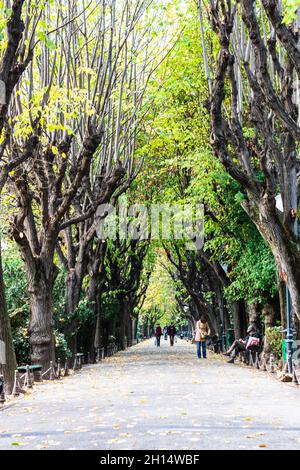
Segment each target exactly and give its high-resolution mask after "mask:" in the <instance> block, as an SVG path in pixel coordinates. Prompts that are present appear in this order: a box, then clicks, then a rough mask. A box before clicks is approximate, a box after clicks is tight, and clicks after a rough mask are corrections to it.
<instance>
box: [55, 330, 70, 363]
mask: <svg viewBox="0 0 300 470" xmlns="http://www.w3.org/2000/svg"><path fill="white" fill-rule="evenodd" d="M54 339H55V357H56V358H57V359H60V360H62V361H64V360H66V359H68V358H69V357H72V352H71V350H70V349H69V348H68V343H67V340H66V338H65V336H64V335H63V333H60V332H59V331H57V330H54Z"/></svg>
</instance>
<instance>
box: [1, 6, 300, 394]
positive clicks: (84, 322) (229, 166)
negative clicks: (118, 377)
mask: <svg viewBox="0 0 300 470" xmlns="http://www.w3.org/2000/svg"><path fill="white" fill-rule="evenodd" d="M285 8H286V4H285V2H284V3H283V6H279V5H278V2H275V1H270V0H262V1H254V0H241V1H239V2H232V1H229V0H217V1H216V0H207V1H206V0H202V1H197V2H193V1H191V2H181V1H180V0H178V1H173V2H169V1H166V2H158V1H151V0H134V1H129V0H121V1H120V2H119V1H116V0H111V1H109V2H106V1H104V0H103V1H101V2H88V1H85V0H84V1H82V2H76V1H75V0H68V2H66V4H63V5H62V4H61V2H57V1H56V0H52V1H51V2H43V1H41V2H26V1H22V0H14V1H12V2H10V1H6V2H3V3H2V4H1V13H2V17H3V20H1V23H0V28H2V29H1V31H0V35H1V36H0V37H1V38H2V39H1V40H0V61H1V62H0V92H1V96H0V98H1V100H0V134H1V141H0V191H1V218H0V224H1V227H0V229H1V232H2V242H3V248H4V250H3V261H1V257H0V339H2V340H4V341H5V344H6V356H7V360H6V362H7V364H6V366H5V367H4V373H5V376H6V383H7V384H8V387H9V386H10V385H11V383H12V377H13V371H14V369H15V367H16V358H15V353H16V355H17V361H18V362H28V361H29V360H30V361H31V362H33V363H39V364H42V366H43V368H44V369H47V368H48V366H49V362H50V360H54V359H55V357H56V358H57V357H61V358H68V357H71V356H72V355H74V354H75V353H76V352H77V351H83V352H90V353H91V357H94V352H95V350H96V349H97V348H98V347H104V348H107V346H108V344H109V342H110V341H117V342H118V343H119V345H120V347H121V348H125V347H127V344H130V343H131V341H132V340H135V339H136V337H137V332H138V328H139V323H141V322H144V324H145V328H144V329H143V331H141V334H148V333H149V331H150V330H151V328H153V327H154V325H155V323H156V322H157V321H161V322H163V323H167V322H169V321H170V320H171V319H174V320H176V321H177V322H179V323H181V322H182V321H183V322H184V321H185V319H187V320H188V321H189V322H190V327H191V328H192V326H193V323H194V321H195V320H197V319H198V318H199V317H200V316H201V315H202V314H206V315H207V317H208V319H209V322H210V325H211V329H212V332H213V336H214V337H215V338H216V339H217V338H220V335H221V334H222V332H224V331H225V330H227V329H228V328H230V327H233V328H234V331H235V335H236V336H239V337H240V336H242V335H243V334H244V333H245V329H246V326H247V324H248V323H249V322H250V323H255V324H257V326H259V327H264V326H265V327H266V328H270V327H273V326H275V325H276V324H281V325H282V326H283V325H284V322H285V319H284V316H285V313H284V307H285V295H284V279H285V274H286V275H287V280H288V286H289V290H290V294H291V298H292V303H293V310H294V314H295V317H296V319H298V320H299V318H300V307H299V305H300V300H299V292H300V290H299V289H300V285H299V284H300V274H299V266H300V263H299V238H298V235H299V233H298V200H299V158H298V140H299V135H300V130H299V103H300V101H299V79H300V77H299V70H300V65H299V63H300V62H299V50H298V41H299V38H298V30H299V28H298V22H299V15H298V17H297V15H295V8H291V9H290V10H286V9H285ZM283 15H285V18H284V17H283ZM2 36H3V37H2ZM3 90H4V94H3ZM279 195H281V200H282V206H283V207H282V209H283V211H282V212H280V211H279V210H278V208H276V200H277V201H278V199H280V198H278V196H279ZM123 198H125V199H126V200H127V201H128V203H130V204H136V203H144V204H145V206H146V207H148V208H149V206H150V204H151V203H154V204H162V203H164V204H166V203H169V204H178V206H182V207H184V206H185V205H187V204H190V205H196V204H199V203H201V204H203V207H204V232H205V238H204V246H203V248H201V250H199V249H193V250H191V249H190V246H189V247H188V246H187V245H186V243H185V242H186V241H187V240H177V239H171V240H170V239H168V240H153V239H143V240H142V239H140V240H137V239H134V237H132V236H128V237H122V236H120V234H117V236H115V237H113V238H110V239H103V237H101V236H100V230H99V226H101V224H103V223H105V221H107V220H111V219H110V217H111V215H110V214H108V210H107V207H108V206H106V204H107V203H110V204H111V206H110V208H114V210H115V216H112V217H113V220H114V223H115V224H116V226H120V224H121V222H120V220H121V212H120V211H121V209H120V207H121V206H122V201H123ZM276 198H277V199H276ZM277 207H278V204H277ZM103 208H104V209H103ZM136 215H140V214H139V209H138V208H137V209H136V214H134V213H132V214H131V218H130V217H129V219H128V220H127V221H126V224H125V230H126V231H127V232H128V233H131V234H132V230H134V228H133V227H135V229H136V231H137V232H139V228H141V227H139V224H137V225H134V224H132V219H135V218H137V219H138V217H135V216H136ZM123 229H124V227H123ZM140 233H142V232H141V231H140ZM150 234H151V231H150ZM140 238H142V237H140ZM16 248H17V250H16ZM0 254H1V251H0ZM2 265H3V268H4V269H3V270H2ZM2 271H3V272H2ZM3 273H4V280H5V285H4V282H3ZM10 323H11V326H12V332H11V326H10ZM280 340H281V338H280Z"/></svg>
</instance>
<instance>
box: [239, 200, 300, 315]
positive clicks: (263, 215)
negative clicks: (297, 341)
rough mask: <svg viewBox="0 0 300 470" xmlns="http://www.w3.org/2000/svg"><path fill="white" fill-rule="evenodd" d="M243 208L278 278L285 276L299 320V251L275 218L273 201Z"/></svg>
mask: <svg viewBox="0 0 300 470" xmlns="http://www.w3.org/2000/svg"><path fill="white" fill-rule="evenodd" d="M250 197H251V196H250V194H249V198H250ZM243 207H244V209H245V210H246V212H247V213H248V215H249V217H250V218H251V219H252V221H253V222H254V223H255V225H256V226H257V228H258V230H259V231H260V233H261V235H262V236H263V238H264V239H265V240H266V242H267V243H268V245H269V247H270V249H271V251H272V253H273V256H274V259H275V263H276V268H277V273H278V276H279V278H281V275H282V273H286V274H287V282H288V287H289V291H290V294H291V300H292V306H293V310H294V313H295V315H296V316H297V318H298V319H300V251H299V246H298V244H297V242H296V241H295V240H293V239H292V238H291V236H290V234H289V233H288V232H287V230H286V229H285V227H284V225H283V223H282V222H281V221H280V219H279V217H278V216H277V213H276V209H275V201H272V202H271V201H262V202H259V203H257V202H255V201H252V202H249V203H243Z"/></svg>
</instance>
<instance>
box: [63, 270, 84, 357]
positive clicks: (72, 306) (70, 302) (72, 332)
mask: <svg viewBox="0 0 300 470" xmlns="http://www.w3.org/2000/svg"><path fill="white" fill-rule="evenodd" d="M81 283H82V281H80V280H79V279H78V276H77V273H76V272H75V270H71V271H69V273H68V275H67V277H66V300H65V314H66V318H67V319H68V323H67V325H66V326H65V335H66V337H67V340H68V345H69V347H70V349H71V351H72V354H73V356H74V355H75V354H76V353H77V331H76V330H77V327H78V321H77V320H76V319H75V318H72V317H73V315H74V312H75V310H76V308H77V307H78V304H79V300H80V292H81Z"/></svg>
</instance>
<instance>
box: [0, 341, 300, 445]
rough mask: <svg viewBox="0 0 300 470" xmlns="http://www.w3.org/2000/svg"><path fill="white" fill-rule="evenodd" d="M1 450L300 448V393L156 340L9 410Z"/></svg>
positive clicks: (2, 420) (182, 345) (40, 389)
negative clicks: (157, 344)
mask: <svg viewBox="0 0 300 470" xmlns="http://www.w3.org/2000/svg"><path fill="white" fill-rule="evenodd" d="M0 449H109V450H111V449H122V450H125V449H145V450H147V449H173V450H175V449H180V450H185V449H186V450H192V449H197V450H201V449H262V450H263V449H300V390H298V389H294V388H291V387H289V386H288V385H286V384H282V383H279V382H276V381H275V380H272V379H271V378H270V377H268V376H267V375H266V374H265V373H263V372H260V371H257V370H255V369H249V368H245V367H241V366H238V365H229V364H226V363H225V362H224V361H223V359H221V358H220V357H217V356H214V355H211V356H210V357H209V358H208V359H206V360H204V359H201V360H199V359H197V357H196V354H195V346H193V345H190V344H187V343H186V342H185V341H180V340H178V342H177V343H176V344H175V346H174V347H173V348H171V347H170V346H169V345H168V344H167V342H165V341H164V340H162V347H161V348H160V349H159V348H155V347H154V344H153V341H152V340H148V341H145V342H143V343H140V344H138V345H136V346H134V347H132V348H130V349H128V350H127V351H124V352H121V353H118V354H117V355H115V356H114V357H111V358H109V359H107V360H105V361H104V362H103V363H101V364H99V365H91V366H86V367H85V368H84V369H83V370H82V371H81V372H79V373H76V374H75V375H73V376H71V377H68V378H66V379H64V380H61V381H56V382H51V383H49V382H48V383H45V384H40V385H38V386H36V387H35V389H34V391H33V392H32V393H30V394H28V395H26V396H25V397H24V398H22V399H20V400H18V401H17V402H16V403H14V404H12V405H10V406H8V407H7V408H6V409H3V410H1V411H0Z"/></svg>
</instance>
